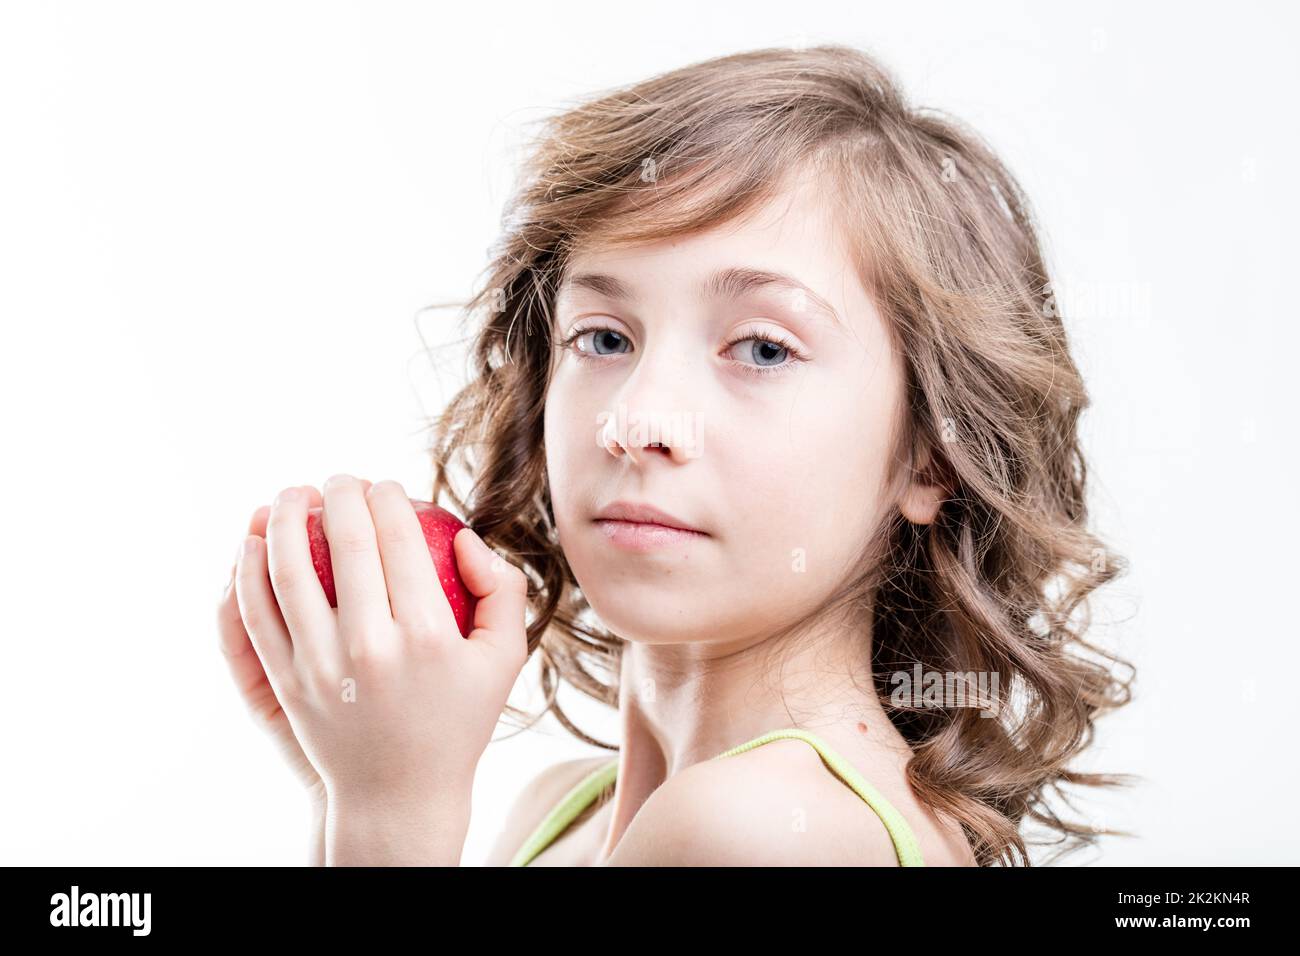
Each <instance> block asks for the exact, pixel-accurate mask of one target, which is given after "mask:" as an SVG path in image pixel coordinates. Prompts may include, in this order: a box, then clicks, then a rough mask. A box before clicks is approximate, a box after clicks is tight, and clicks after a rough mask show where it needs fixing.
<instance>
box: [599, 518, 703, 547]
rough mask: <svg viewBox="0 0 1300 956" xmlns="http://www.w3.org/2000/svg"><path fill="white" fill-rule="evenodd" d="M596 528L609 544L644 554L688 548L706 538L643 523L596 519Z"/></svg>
mask: <svg viewBox="0 0 1300 956" xmlns="http://www.w3.org/2000/svg"><path fill="white" fill-rule="evenodd" d="M596 526H597V527H598V528H600V531H601V533H602V534H603V535H605V537H606V538H607V539H609V542H610V543H611V544H613V545H614V546H615V547H619V548H624V549H625V550H628V551H641V552H645V551H654V550H656V549H658V548H673V547H680V546H683V545H685V546H690V545H691V544H694V543H695V542H697V541H703V540H704V539H705V538H707V537H708V535H707V534H705V533H704V532H703V531H683V530H682V529H681V528H669V527H668V526H667V525H662V524H651V523H648V522H643V521H614V520H612V519H609V518H597V519H596Z"/></svg>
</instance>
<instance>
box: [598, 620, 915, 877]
mask: <svg viewBox="0 0 1300 956" xmlns="http://www.w3.org/2000/svg"><path fill="white" fill-rule="evenodd" d="M869 633H870V632H869V630H864V629H863V628H862V627H861V626H860V625H859V626H845V627H841V628H834V629H830V630H825V629H823V630H821V631H820V632H819V634H818V635H817V639H816V640H809V639H808V637H809V635H807V634H803V635H797V639H795V640H789V639H782V640H781V641H780V642H779V646H780V647H781V648H782V650H783V651H784V656H783V657H781V658H779V659H778V658H776V657H774V656H773V654H772V651H771V648H772V647H773V642H772V641H771V640H768V639H763V638H759V639H755V640H752V641H745V640H737V641H698V642H689V643H676V644H653V645H652V644H638V643H631V642H629V644H628V645H627V646H626V647H625V648H624V650H623V657H622V669H621V673H620V694H619V699H620V718H621V723H622V745H621V748H620V752H619V767H618V785H617V787H616V788H615V792H614V797H613V801H612V803H613V807H612V811H611V819H610V827H609V831H608V835H607V837H606V840H605V844H604V847H603V848H602V850H601V855H600V856H601V859H605V858H607V857H608V855H609V854H610V853H612V852H613V849H614V847H615V846H616V845H617V843H618V840H619V839H621V838H622V835H623V833H624V831H625V830H626V829H627V827H628V825H630V823H631V821H632V818H633V817H634V816H635V815H636V813H637V811H638V810H639V809H640V807H641V806H642V804H644V803H645V801H646V800H647V799H648V798H649V796H650V794H651V793H653V792H654V790H655V789H656V788H658V787H659V786H660V785H661V784H662V783H663V782H664V781H665V780H667V779H668V778H669V777H671V776H673V775H675V774H677V773H680V772H681V771H683V770H685V769H686V768H688V767H690V766H692V765H694V764H696V763H700V762H702V761H705V760H709V759H712V758H713V757H716V756H718V755H719V754H721V753H722V752H723V751H726V750H729V749H730V748H732V747H735V746H737V745H738V744H742V743H745V742H746V741H749V740H752V739H753V738H755V737H758V736H761V735H762V734H764V733H766V732H768V731H771V730H779V729H784V728H788V727H798V728H801V729H805V730H809V731H811V732H813V733H815V734H817V735H818V736H819V737H821V738H823V739H824V740H825V741H826V742H827V743H828V744H829V745H830V746H831V747H833V748H834V749H835V750H837V751H839V752H840V753H842V754H844V755H845V757H846V758H847V759H850V760H852V761H854V762H855V763H858V764H859V765H875V764H878V763H888V764H891V765H895V766H896V765H897V764H898V763H899V762H900V761H902V762H905V761H906V759H908V758H909V757H910V750H909V749H908V747H907V744H906V741H904V740H903V738H902V737H901V735H899V734H898V732H897V731H896V730H895V729H894V727H893V724H891V723H890V721H889V718H888V716H887V715H886V714H885V710H884V708H883V707H882V706H881V704H880V701H879V699H878V698H877V696H876V692H875V684H874V681H873V679H872V674H871V667H870V659H871V653H870V650H871V645H870V638H869Z"/></svg>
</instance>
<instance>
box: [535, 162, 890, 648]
mask: <svg viewBox="0 0 1300 956" xmlns="http://www.w3.org/2000/svg"><path fill="white" fill-rule="evenodd" d="M821 195H822V192H821V191H819V189H818V186H817V183H816V182H815V180H812V179H806V180H803V181H799V182H796V183H794V184H793V185H791V186H789V187H787V188H786V190H785V191H783V192H782V193H781V195H780V196H779V197H778V198H777V199H776V200H774V201H773V202H771V203H769V204H767V205H765V206H763V207H762V208H761V209H760V210H758V211H757V212H755V213H754V214H752V215H751V216H749V217H747V218H746V219H745V220H744V221H742V222H733V223H728V224H725V225H724V226H721V227H718V228H716V229H712V230H710V231H708V232H703V233H697V234H694V235H691V236H689V237H685V238H680V237H679V238H677V239H672V240H666V241H663V242H658V243H653V244H646V245H641V246H637V247H628V246H624V247H619V248H614V247H610V248H601V247H599V246H594V247H589V248H584V249H580V250H578V251H577V254H576V255H575V256H574V257H573V258H572V260H571V263H570V265H569V268H568V269H567V270H566V274H565V277H564V281H563V282H562V284H561V286H560V289H559V291H558V294H557V298H556V303H555V323H556V327H555V329H554V335H555V341H556V343H557V345H556V351H555V356H554V359H553V365H552V378H551V382H550V386H549V390H548V392H547V396H546V408H545V441H546V465H547V469H548V473H549V480H550V491H551V498H552V503H553V506H554V509H555V517H556V526H557V530H558V532H559V536H560V543H561V545H562V546H563V549H564V553H565V555H566V557H567V558H568V561H569V564H570V566H571V567H572V568H573V572H574V575H575V577H576V578H577V581H578V584H579V586H580V587H581V589H582V592H583V594H584V595H585V596H586V598H587V600H588V602H589V603H590V604H591V607H592V609H593V610H594V611H595V613H596V614H597V615H598V616H599V618H600V620H601V622H602V623H603V624H604V625H605V626H606V627H608V628H610V629H611V630H612V631H614V632H615V633H616V634H618V635H619V636H620V637H623V638H625V639H627V640H631V641H636V642H644V643H649V644H671V643H682V642H688V641H689V642H701V641H703V642H721V641H724V640H725V641H727V642H729V643H730V642H736V641H740V642H742V643H744V644H746V645H747V644H749V643H753V642H754V641H756V640H761V639H762V638H763V636H764V635H765V634H766V633H769V632H771V631H772V630H774V629H775V628H776V627H779V626H782V625H788V624H791V623H798V622H802V621H804V620H805V619H806V618H807V616H808V614H809V613H810V612H811V611H813V610H814V609H815V608H816V606H817V605H818V603H819V602H820V601H821V600H822V599H824V598H825V597H826V596H827V595H828V594H829V593H830V592H831V591H832V590H833V589H834V587H835V586H836V584H837V583H838V582H839V581H840V579H841V578H842V577H843V576H844V575H845V574H847V573H849V571H850V570H851V565H852V562H853V561H854V559H855V558H856V556H857V555H858V554H859V553H860V549H861V548H862V547H863V545H864V544H865V542H866V541H867V539H868V537H869V535H870V534H871V532H872V530H873V529H874V528H875V526H876V524H877V522H878V521H879V520H880V519H881V518H882V517H883V516H884V514H885V513H886V511H887V509H889V508H891V507H897V505H898V502H897V501H886V500H882V497H881V496H882V494H883V491H884V489H883V487H882V486H883V482H884V479H885V476H886V471H887V466H888V464H889V463H888V462H887V460H886V456H887V455H888V454H889V451H890V441H891V433H890V426H891V423H892V422H894V421H895V420H896V418H897V417H898V415H899V413H900V401H901V395H902V381H903V375H902V369H901V365H900V361H899V357H898V356H897V355H896V353H895V352H894V351H893V350H892V348H891V346H890V343H889V339H888V335H887V332H886V329H885V326H884V324H883V322H882V319H881V317H880V316H879V315H878V313H877V311H876V308H875V307H874V305H873V304H872V302H871V301H870V299H869V297H868V295H867V294H866V292H865V290H864V289H863V288H862V286H861V285H860V283H859V280H858V278H857V276H856V274H855V272H854V269H853V267H852V265H851V263H850V261H849V259H848V258H847V255H846V252H845V250H844V249H842V248H841V246H840V240H839V237H838V235H837V232H836V230H835V228H834V226H833V224H832V219H831V215H830V210H829V209H828V208H826V206H825V202H824V200H822V199H820V196H821ZM769 274H770V275H769ZM780 277H786V278H780ZM574 335H577V338H576V339H574V340H573V341H571V342H570V343H569V344H568V346H567V347H564V346H561V345H560V343H563V342H564V341H565V340H567V339H569V338H570V337H571V336H574ZM763 339H767V340H770V341H771V342H772V343H774V344H768V343H767V342H764V341H762V340H763ZM656 443H657V444H656ZM615 501H628V502H634V503H646V504H650V505H653V506H654V507H656V508H658V509H660V510H661V511H664V512H667V513H668V514H670V515H672V516H674V517H676V518H678V519H681V520H682V521H684V522H686V523H688V524H689V525H691V526H693V527H695V528H698V529H700V530H701V531H703V532H706V534H704V535H695V536H688V537H685V538H679V539H677V540H669V541H666V542H663V543H659V544H652V545H649V546H646V545H643V546H641V547H634V546H629V545H628V544H626V543H621V542H620V540H619V536H618V535H615V536H613V537H611V535H610V533H609V532H612V531H613V530H614V529H616V528H618V527H619V526H618V525H611V524H608V523H606V524H602V523H600V522H598V521H597V516H598V514H599V513H600V512H601V510H602V509H603V508H604V507H606V506H608V505H610V504H611V503H613V502H615ZM622 527H623V528H624V529H626V527H627V526H622Z"/></svg>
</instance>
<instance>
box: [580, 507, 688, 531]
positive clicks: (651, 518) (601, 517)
mask: <svg viewBox="0 0 1300 956" xmlns="http://www.w3.org/2000/svg"><path fill="white" fill-rule="evenodd" d="M596 520H597V521H598V522H616V523H620V524H638V525H648V526H652V527H659V528H666V529H668V530H670V531H682V532H688V533H690V534H697V535H704V534H707V533H708V532H706V531H702V530H701V529H699V528H697V527H695V526H694V525H693V524H691V523H690V522H688V521H684V520H682V519H681V518H678V517H676V516H674V515H670V514H669V513H668V512H666V511H664V510H662V509H660V508H656V507H655V506H654V505H651V504H646V503H645V502H642V501H615V502H612V503H611V504H608V505H606V506H605V507H604V508H602V509H601V510H600V511H599V513H597V515H596Z"/></svg>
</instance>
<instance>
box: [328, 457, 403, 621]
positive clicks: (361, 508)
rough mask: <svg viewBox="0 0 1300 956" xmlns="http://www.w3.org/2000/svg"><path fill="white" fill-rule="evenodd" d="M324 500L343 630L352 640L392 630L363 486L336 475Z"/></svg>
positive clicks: (371, 521)
mask: <svg viewBox="0 0 1300 956" xmlns="http://www.w3.org/2000/svg"><path fill="white" fill-rule="evenodd" d="M322 496H323V497H324V500H325V504H324V507H323V510H322V512H321V526H322V528H323V529H324V531H325V540H326V541H328V542H329V546H330V564H331V566H332V567H333V569H334V590H335V593H336V595H337V597H338V626H339V631H340V633H341V634H343V635H347V636H348V638H349V639H353V638H357V637H360V638H362V639H366V638H371V637H374V636H376V635H378V634H382V633H384V632H385V630H387V629H388V628H390V627H391V625H392V609H391V608H390V607H389V605H388V587H387V584H386V583H385V581H384V568H383V564H382V563H381V561H380V557H379V542H378V541H377V540H376V539H375V525H374V521H373V520H372V519H371V517H370V506H369V505H367V504H366V498H365V492H364V491H363V490H362V484H361V482H360V481H358V480H357V479H356V478H353V477H352V476H351V475H342V474H340V475H334V476H333V477H331V478H330V479H329V480H328V481H326V482H325V486H324V488H323V489H322Z"/></svg>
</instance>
